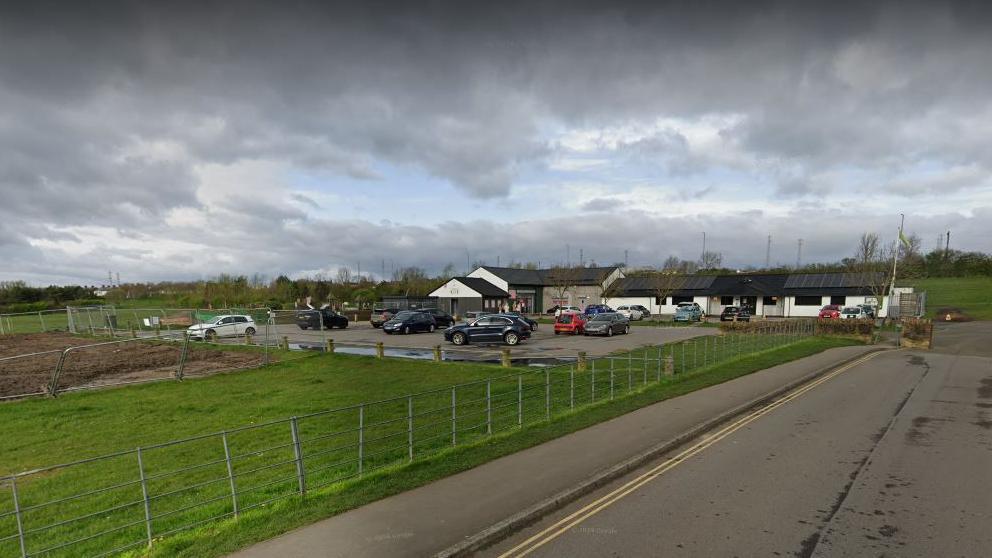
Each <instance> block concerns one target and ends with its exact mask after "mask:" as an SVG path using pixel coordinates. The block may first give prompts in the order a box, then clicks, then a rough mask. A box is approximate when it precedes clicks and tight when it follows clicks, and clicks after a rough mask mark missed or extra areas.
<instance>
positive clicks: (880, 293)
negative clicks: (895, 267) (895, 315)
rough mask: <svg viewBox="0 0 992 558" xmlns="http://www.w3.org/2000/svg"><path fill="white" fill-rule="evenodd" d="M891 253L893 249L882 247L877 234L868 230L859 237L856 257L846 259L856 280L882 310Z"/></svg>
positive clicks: (877, 307)
mask: <svg viewBox="0 0 992 558" xmlns="http://www.w3.org/2000/svg"><path fill="white" fill-rule="evenodd" d="M891 255H892V250H891V249H885V248H883V247H882V245H881V242H879V239H878V235H877V234H875V233H869V232H866V233H864V234H862V235H861V238H859V239H858V247H857V250H856V251H855V253H854V258H851V259H848V260H846V261H847V262H848V270H849V271H850V272H851V273H852V274H854V279H855V280H856V282H857V283H859V284H860V285H862V286H863V287H865V288H866V289H868V291H869V292H870V293H871V296H872V297H873V298H874V299H875V304H876V305H877V306H876V311H878V310H881V307H882V301H883V300H885V293H886V291H887V290H888V283H889V281H888V280H889V276H888V274H887V273H886V271H887V269H888V261H889V258H890V257H891Z"/></svg>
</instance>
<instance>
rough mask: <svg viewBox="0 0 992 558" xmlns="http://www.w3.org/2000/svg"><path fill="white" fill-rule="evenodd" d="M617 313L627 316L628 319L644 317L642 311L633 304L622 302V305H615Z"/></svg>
mask: <svg viewBox="0 0 992 558" xmlns="http://www.w3.org/2000/svg"><path fill="white" fill-rule="evenodd" d="M616 311H617V313H618V314H620V315H621V316H623V317H624V318H627V319H628V320H640V319H642V318H644V312H641V311H640V310H638V309H637V308H635V307H633V306H629V305H627V304H624V305H623V306H617V310H616Z"/></svg>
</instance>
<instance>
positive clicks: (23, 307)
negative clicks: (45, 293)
mask: <svg viewBox="0 0 992 558" xmlns="http://www.w3.org/2000/svg"><path fill="white" fill-rule="evenodd" d="M50 306H51V305H50V304H49V303H47V302H44V301H42V302H15V303H14V304H8V305H7V306H6V307H5V308H4V310H3V313H5V314H19V313H22V312H38V311H40V310H48V309H49V307H50Z"/></svg>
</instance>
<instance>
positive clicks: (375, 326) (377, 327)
mask: <svg viewBox="0 0 992 558" xmlns="http://www.w3.org/2000/svg"><path fill="white" fill-rule="evenodd" d="M372 327H374V328H376V329H379V327H380V324H372Z"/></svg>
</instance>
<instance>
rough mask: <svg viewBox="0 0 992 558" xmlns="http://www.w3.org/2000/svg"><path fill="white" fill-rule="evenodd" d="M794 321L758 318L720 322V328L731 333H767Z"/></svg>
mask: <svg viewBox="0 0 992 558" xmlns="http://www.w3.org/2000/svg"><path fill="white" fill-rule="evenodd" d="M792 323H793V322H780V321H770V320H756V321H753V322H720V330H721V331H726V332H729V333H767V332H770V331H775V330H777V329H780V328H782V327H784V325H783V324H787V325H788V324H792Z"/></svg>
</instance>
